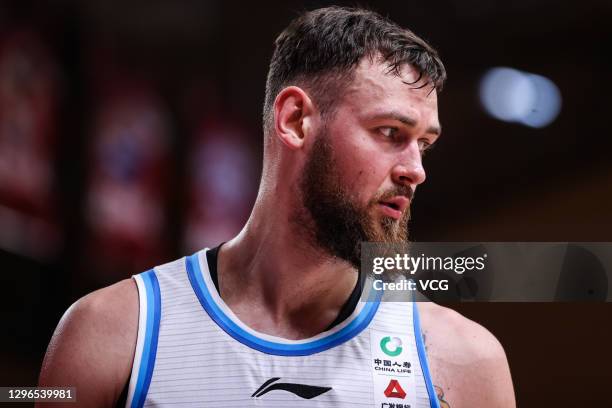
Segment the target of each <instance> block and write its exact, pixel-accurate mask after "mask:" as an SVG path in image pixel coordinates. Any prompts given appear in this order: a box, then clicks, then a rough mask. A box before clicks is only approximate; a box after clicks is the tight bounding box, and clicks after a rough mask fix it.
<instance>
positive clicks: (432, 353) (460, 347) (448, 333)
mask: <svg viewBox="0 0 612 408" xmlns="http://www.w3.org/2000/svg"><path fill="white" fill-rule="evenodd" d="M418 307H419V313H420V315H421V321H422V324H421V326H422V330H423V335H424V338H425V345H426V349H427V355H428V359H429V363H430V366H431V371H432V377H433V381H434V384H435V385H436V386H437V387H438V390H437V391H438V392H439V393H443V394H444V397H443V398H446V401H448V403H449V404H448V406H451V407H456V406H458V407H461V406H496V407H515V406H516V403H515V399H514V388H513V385H512V378H511V375H510V368H509V365H508V359H507V357H506V353H505V351H504V348H503V346H502V345H501V343H500V342H499V340H497V338H496V337H495V336H494V335H493V334H492V333H491V332H490V331H489V330H487V329H486V328H484V327H483V326H481V325H480V324H478V323H476V322H474V321H472V320H470V319H468V318H466V317H464V316H462V315H461V314H459V313H457V312H456V311H454V310H452V309H449V308H446V307H442V306H440V305H437V304H435V303H432V302H420V303H419V304H418ZM453 401H454V402H455V403H454V404H453V403H452V402H453Z"/></svg>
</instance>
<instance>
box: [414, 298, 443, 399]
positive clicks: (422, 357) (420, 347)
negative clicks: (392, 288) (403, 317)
mask: <svg viewBox="0 0 612 408" xmlns="http://www.w3.org/2000/svg"><path fill="white" fill-rule="evenodd" d="M412 321H413V323H414V337H415V342H416V347H417V352H418V353H419V361H420V363H421V371H422V372H423V380H424V381H425V387H426V388H427V394H429V405H430V406H431V408H440V402H439V401H438V396H437V395H436V393H435V390H434V387H433V382H432V380H431V373H430V372H429V363H428V362H427V353H426V352H425V343H424V342H423V333H422V332H421V320H420V318H419V309H418V307H417V302H416V301H413V302H412Z"/></svg>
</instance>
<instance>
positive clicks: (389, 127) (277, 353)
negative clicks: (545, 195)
mask: <svg viewBox="0 0 612 408" xmlns="http://www.w3.org/2000/svg"><path fill="white" fill-rule="evenodd" d="M445 76H446V74H445V70H444V67H443V65H442V63H441V61H440V59H439V58H438V56H437V53H436V52H435V51H434V50H433V49H432V48H431V47H430V46H429V45H427V44H426V43H425V42H424V41H423V40H421V39H420V38H418V37H417V36H415V35H414V34H413V33H412V32H410V31H408V30H405V29H402V28H400V27H398V26H397V25H395V24H394V23H392V22H390V21H388V20H387V19H385V18H383V17H381V16H379V15H378V14H375V13H373V12H370V11H365V10H360V9H349V8H338V7H331V8H325V9H319V10H316V11H312V12H308V13H305V14H304V15H302V16H300V17H299V18H297V19H296V20H294V21H293V22H292V23H291V24H290V25H289V27H287V29H285V31H284V32H283V33H281V34H280V36H279V37H278V39H277V40H276V49H275V52H274V55H273V57H272V61H271V64H270V71H269V75H268V81H267V86H266V100H265V104H264V166H263V175H262V180H261V185H260V190H259V194H258V197H257V200H256V203H255V206H254V208H253V212H252V214H251V217H250V219H249V221H248V222H247V224H246V225H245V227H244V229H243V230H242V231H241V232H240V233H239V234H238V235H237V236H236V237H234V238H233V239H232V240H230V241H228V242H227V243H225V244H223V245H221V246H220V247H217V248H214V249H211V250H204V251H201V252H199V253H197V254H195V255H193V256H190V257H187V258H183V259H181V260H178V261H175V262H172V263H170V264H167V265H163V266H161V267H157V268H155V270H152V271H148V272H146V273H144V274H141V275H137V276H136V277H135V278H134V279H129V280H125V281H122V282H119V283H117V284H115V285H112V286H110V287H108V288H104V289H101V290H99V291H97V292H94V293H92V294H90V295H88V296H86V297H84V298H83V299H81V300H79V301H78V302H76V303H75V304H74V305H73V306H72V307H71V308H70V309H69V310H68V311H67V312H66V315H65V316H64V317H63V319H62V321H61V322H60V324H59V326H58V328H57V330H56V333H55V334H54V336H53V339H52V340H51V343H50V345H49V349H48V351H47V355H46V357H45V361H44V363H43V368H42V373H41V377H40V384H41V385H42V386H75V387H77V399H78V404H77V405H80V406H87V407H97V406H113V405H114V404H116V403H117V402H118V401H119V402H123V401H121V394H122V391H124V390H125V391H126V392H125V393H126V394H127V397H126V399H127V404H128V405H129V406H144V405H156V406H164V405H166V404H168V405H174V406H204V407H212V406H229V405H234V406H265V407H281V406H283V407H284V406H289V404H291V405H293V406H309V407H311V406H326V407H327V406H346V407H349V406H351V407H352V406H364V407H372V406H375V407H379V408H385V407H395V408H405V407H410V408H421V407H437V406H451V407H454V408H455V407H469V408H474V407H513V406H515V402H514V395H513V388H512V381H511V378H510V372H509V368H508V363H507V360H506V357H505V354H504V351H503V349H502V347H501V345H500V344H499V342H497V340H496V339H495V338H494V337H493V336H492V335H491V334H490V333H489V332H487V331H486V330H485V329H484V328H482V327H480V326H479V325H477V324H475V323H473V322H471V321H468V320H467V319H465V318H463V317H461V316H460V315H458V314H456V313H455V312H452V311H450V310H448V309H445V308H442V307H440V306H436V305H434V304H429V303H419V304H418V305H417V304H416V303H411V302H406V303H394V304H391V303H385V302H380V303H377V302H375V301H374V302H359V289H360V285H359V284H358V282H359V279H358V272H357V265H358V264H359V259H360V251H359V248H360V242H362V241H379V242H390V243H397V242H400V243H401V242H406V240H407V231H408V229H407V228H408V226H407V224H408V219H409V204H410V201H411V199H412V197H413V194H414V191H415V188H416V186H417V185H419V184H421V183H422V182H423V181H425V171H424V169H423V166H422V162H421V159H422V155H423V154H424V152H425V151H426V150H427V148H428V147H430V146H431V145H433V144H434V143H435V142H436V140H437V139H438V137H439V136H440V125H439V122H438V111H437V92H438V90H439V89H440V88H441V86H442V83H443V81H444V79H445ZM419 315H420V318H419ZM423 338H425V340H426V341H425V342H423ZM127 384H129V386H127ZM72 406H74V405H72Z"/></svg>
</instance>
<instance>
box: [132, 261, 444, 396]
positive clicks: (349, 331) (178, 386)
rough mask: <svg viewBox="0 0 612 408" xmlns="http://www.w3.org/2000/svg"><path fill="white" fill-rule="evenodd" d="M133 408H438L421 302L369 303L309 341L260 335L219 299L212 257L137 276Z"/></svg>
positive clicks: (160, 267) (135, 277) (357, 308)
mask: <svg viewBox="0 0 612 408" xmlns="http://www.w3.org/2000/svg"><path fill="white" fill-rule="evenodd" d="M134 279H135V280H136V283H137V286H138V293H139V298H140V317H139V325H138V340H137V343H136V354H135V357H134V363H133V367H132V374H131V378H130V384H129V390H128V398H127V406H128V407H204V408H208V407H219V408H221V407H272V408H277V407H283V408H287V407H290V408H298V407H368V408H371V407H376V408H426V407H427V408H430V407H438V408H439V403H438V400H437V397H436V396H435V394H434V389H433V385H432V382H431V377H430V375H429V369H428V365H427V358H426V355H425V349H424V345H423V339H422V335H421V330H420V326H419V318H418V312H417V308H416V304H415V303H414V302H403V303H400V302H397V303H391V302H380V301H377V300H374V301H370V302H364V301H360V302H359V304H358V306H357V307H356V309H355V311H354V312H353V313H352V315H351V316H350V317H348V318H347V319H346V320H345V321H343V322H342V323H341V324H339V325H336V326H335V327H333V328H332V329H330V330H328V331H326V332H323V333H320V334H319V335H317V336H315V337H312V338H309V339H304V340H287V339H283V338H279V337H274V336H270V335H267V334H263V333H259V332H257V331H255V330H253V329H251V328H249V327H248V326H246V325H245V324H243V323H242V322H241V321H240V320H239V319H238V318H237V317H236V316H235V315H234V314H233V313H232V311H231V310H230V309H229V308H228V307H227V305H226V304H225V303H224V302H223V300H222V299H221V297H220V296H219V294H218V292H217V290H216V288H215V286H214V283H213V281H212V279H211V276H210V272H209V268H208V264H207V259H206V250H203V251H200V252H198V253H196V254H194V255H192V256H189V257H186V258H182V259H180V260H178V261H175V262H172V263H169V264H166V265H163V266H159V267H156V268H154V269H152V270H150V271H147V272H144V273H142V274H139V275H136V276H134Z"/></svg>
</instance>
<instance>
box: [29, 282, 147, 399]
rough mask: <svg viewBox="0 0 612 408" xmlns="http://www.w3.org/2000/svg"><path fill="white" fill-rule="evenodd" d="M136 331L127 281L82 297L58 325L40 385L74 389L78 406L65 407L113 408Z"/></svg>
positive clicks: (134, 293) (134, 302)
mask: <svg viewBox="0 0 612 408" xmlns="http://www.w3.org/2000/svg"><path fill="white" fill-rule="evenodd" d="M137 330H138V290H137V288H136V284H135V283H134V281H133V280H132V279H128V280H124V281H121V282H119V283H117V284H115V285H112V286H109V287H107V288H104V289H101V290H98V291H96V292H93V293H91V294H89V295H87V296H85V297H84V298H82V299H80V300H78V301H77V302H76V303H75V304H73V305H72V306H71V307H70V308H69V309H68V310H67V311H66V313H65V314H64V316H63V317H62V319H61V321H60V322H59V324H58V326H57V328H56V330H55V333H54V334H53V337H52V338H51V342H50V343H49V347H48V348H47V353H46V355H45V359H44V361H43V365H42V370H41V373H40V378H39V385H40V386H41V387H42V386H44V387H52V386H57V387H60V386H61V387H76V395H77V403H76V404H74V403H67V404H64V405H65V406H66V407H73V408H76V407H112V406H114V404H115V403H116V401H117V399H118V397H119V395H120V393H121V391H122V389H123V387H124V385H125V384H126V382H127V381H128V378H129V376H130V372H131V367H132V360H133V358H134V350H135V347H136V336H137ZM43 405H44V408H50V407H60V406H63V405H62V404H49V403H44V404H41V405H40V406H41V407H43ZM37 406H38V405H37Z"/></svg>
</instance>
